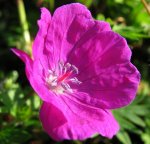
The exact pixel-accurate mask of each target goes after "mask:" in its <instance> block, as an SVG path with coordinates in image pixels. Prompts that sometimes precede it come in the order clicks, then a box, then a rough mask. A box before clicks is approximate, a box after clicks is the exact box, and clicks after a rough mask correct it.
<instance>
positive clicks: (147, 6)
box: [141, 0, 150, 15]
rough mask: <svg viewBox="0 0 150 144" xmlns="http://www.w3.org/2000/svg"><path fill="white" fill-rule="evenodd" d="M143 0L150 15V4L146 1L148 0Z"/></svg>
mask: <svg viewBox="0 0 150 144" xmlns="http://www.w3.org/2000/svg"><path fill="white" fill-rule="evenodd" d="M141 2H142V3H143V5H144V7H145V9H146V11H147V13H148V14H149V15H150V6H149V5H148V3H147V2H146V0H141Z"/></svg>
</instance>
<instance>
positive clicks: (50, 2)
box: [49, 0, 55, 11]
mask: <svg viewBox="0 0 150 144" xmlns="http://www.w3.org/2000/svg"><path fill="white" fill-rule="evenodd" d="M54 4H55V3H54V0H49V7H50V10H51V11H53V10H54Z"/></svg>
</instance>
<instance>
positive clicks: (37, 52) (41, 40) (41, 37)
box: [32, 8, 53, 70]
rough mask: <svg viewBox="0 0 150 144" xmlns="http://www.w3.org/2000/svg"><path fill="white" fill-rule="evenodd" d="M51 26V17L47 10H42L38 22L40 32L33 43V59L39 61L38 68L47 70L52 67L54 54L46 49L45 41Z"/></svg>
mask: <svg viewBox="0 0 150 144" xmlns="http://www.w3.org/2000/svg"><path fill="white" fill-rule="evenodd" d="M50 24H51V15H50V12H49V11H48V10H47V9H46V8H41V19H40V20H38V26H39V31H38V33H37V35H36V38H35V40H34V43H33V49H32V54H33V59H34V60H38V63H36V64H37V67H40V65H42V66H43V69H45V70H47V69H48V68H50V67H52V65H53V61H52V60H51V57H52V52H51V51H49V50H47V49H45V39H46V37H47V31H48V28H49V26H50Z"/></svg>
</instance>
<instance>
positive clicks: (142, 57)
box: [0, 0, 150, 144]
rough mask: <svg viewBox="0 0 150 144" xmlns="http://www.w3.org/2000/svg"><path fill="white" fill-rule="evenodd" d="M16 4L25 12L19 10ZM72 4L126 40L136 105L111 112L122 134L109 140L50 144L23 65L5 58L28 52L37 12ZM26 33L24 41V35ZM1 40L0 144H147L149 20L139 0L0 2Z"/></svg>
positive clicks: (149, 139) (149, 141)
mask: <svg viewBox="0 0 150 144" xmlns="http://www.w3.org/2000/svg"><path fill="white" fill-rule="evenodd" d="M18 1H20V2H22V7H24V8H25V9H21V11H20V10H19V7H20V5H19V4H18V3H17V2H18ZM71 2H80V3H83V4H84V5H86V6H87V7H88V8H89V9H90V11H91V12H92V14H93V17H94V18H95V19H98V20H105V21H107V22H109V23H110V25H111V27H112V29H113V30H114V31H115V32H117V33H120V34H121V35H122V36H123V37H125V38H126V39H127V41H128V44H129V45H130V47H131V49H132V52H133V56H132V61H133V63H134V64H135V65H136V66H137V67H138V69H139V70H140V72H141V79H142V81H141V84H140V86H139V90H138V94H137V96H136V99H135V101H134V102H133V103H132V104H131V105H129V106H127V107H125V108H122V109H118V110H114V111H113V113H114V115H115V117H116V119H117V120H118V122H119V123H120V128H121V130H120V132H119V133H118V134H117V136H116V137H114V138H113V139H112V140H108V139H106V138H103V137H101V136H99V135H95V136H93V138H92V139H88V140H86V141H83V142H80V141H73V142H72V141H64V142H58V143H57V142H53V141H52V140H51V139H50V138H49V137H48V136H47V134H45V133H44V132H43V130H42V127H41V124H40V121H39V118H38V111H39V107H40V105H41V101H40V99H39V98H38V96H37V95H36V94H35V93H34V92H33V90H32V89H31V88H30V86H29V83H28V82H27V80H26V77H25V74H24V66H23V64H22V63H21V62H20V61H19V60H18V59H17V58H16V57H15V56H13V54H12V53H11V52H10V48H11V47H17V48H20V49H24V50H26V51H27V52H29V53H30V52H31V44H32V40H33V39H34V37H35V34H36V32H37V25H36V21H37V19H38V18H39V17H40V16H39V15H40V12H39V8H40V7H42V6H45V7H47V8H49V9H50V10H51V11H52V12H53V11H54V10H55V9H56V8H57V7H58V6H61V5H63V4H67V3H71ZM147 2H149V3H150V1H149V0H147ZM17 8H18V9H17ZM24 10H25V11H24ZM22 16H24V19H22ZM22 20H24V21H25V23H26V25H27V26H25V25H24V24H23V23H22V22H21V21H22ZM25 31H27V33H28V34H29V36H26V35H24V34H25V33H26V32H25ZM0 39H1V40H0V61H1V63H0V144H25V143H29V144H33V143H34V144H46V143H49V144H50V143H56V144H59V143H60V144H61V143H68V144H69V143H74V144H98V143H102V144H117V143H119V144H120V143H122V144H135V143H136V144H142V143H143V144H150V115H149V113H150V105H149V103H150V85H149V80H150V77H149V75H150V67H149V63H150V46H149V40H150V15H149V14H148V13H147V11H146V9H145V7H144V5H143V4H142V2H141V0H134V1H131V0H107V1H104V0H63V1H58V0H32V1H31V0H24V1H23V0H16V1H9V2H8V1H6V0H1V1H0Z"/></svg>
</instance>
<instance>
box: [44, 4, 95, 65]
mask: <svg viewBox="0 0 150 144" xmlns="http://www.w3.org/2000/svg"><path fill="white" fill-rule="evenodd" d="M93 24H94V21H92V16H91V14H90V12H89V10H88V9H87V8H86V7H85V6H83V5H81V4H79V3H76V4H69V5H65V6H62V7H60V8H58V9H56V11H55V12H54V15H53V17H52V21H51V26H50V28H49V30H48V36H47V39H46V48H47V49H51V51H53V59H54V61H55V62H56V63H57V62H58V61H59V60H60V59H61V60H62V61H63V62H65V60H66V55H67V53H68V52H69V51H70V50H71V49H72V47H73V46H74V44H75V43H76V42H77V40H78V39H79V38H80V37H81V36H82V34H83V33H84V32H85V31H87V30H88V29H89V28H90V27H91V26H93Z"/></svg>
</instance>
